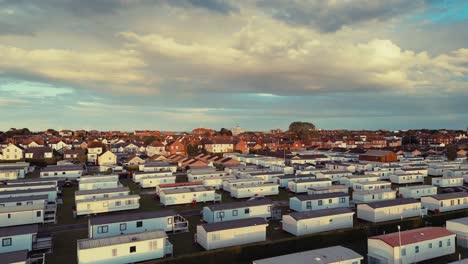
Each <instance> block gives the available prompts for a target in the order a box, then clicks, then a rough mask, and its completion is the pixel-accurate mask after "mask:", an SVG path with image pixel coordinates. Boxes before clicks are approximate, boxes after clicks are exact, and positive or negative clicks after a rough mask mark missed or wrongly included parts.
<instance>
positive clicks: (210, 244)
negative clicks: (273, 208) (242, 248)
mask: <svg viewBox="0 0 468 264" xmlns="http://www.w3.org/2000/svg"><path fill="white" fill-rule="evenodd" d="M267 226H268V222H267V221H266V220H265V219H264V218H261V217H256V218H247V219H241V220H233V221H225V222H218V223H208V224H203V225H199V226H197V234H196V241H197V243H198V244H200V245H201V246H202V247H203V248H204V249H206V250H211V249H216V248H223V247H230V246H237V245H244V244H248V243H255V242H261V241H266V229H267Z"/></svg>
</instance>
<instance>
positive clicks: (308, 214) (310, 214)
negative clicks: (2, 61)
mask: <svg viewBox="0 0 468 264" xmlns="http://www.w3.org/2000/svg"><path fill="white" fill-rule="evenodd" d="M349 213H354V211H353V210H352V209H350V208H344V207H340V208H332V209H323V210H314V211H305V212H295V213H291V214H289V215H290V216H291V217H292V218H294V219H295V220H303V219H311V218H317V217H323V216H330V215H340V214H349Z"/></svg>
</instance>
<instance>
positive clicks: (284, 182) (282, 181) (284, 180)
mask: <svg viewBox="0 0 468 264" xmlns="http://www.w3.org/2000/svg"><path fill="white" fill-rule="evenodd" d="M315 178H316V177H315V175H314V174H296V175H294V174H288V175H284V176H278V177H276V183H278V184H279V186H280V187H281V188H286V187H288V183H289V182H290V181H293V180H297V179H302V180H310V179H315Z"/></svg>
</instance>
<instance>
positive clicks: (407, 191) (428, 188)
mask: <svg viewBox="0 0 468 264" xmlns="http://www.w3.org/2000/svg"><path fill="white" fill-rule="evenodd" d="M398 193H399V195H400V196H401V197H403V198H414V199H420V198H421V197H423V196H431V195H436V194H437V187H435V186H432V185H416V186H408V187H400V188H398Z"/></svg>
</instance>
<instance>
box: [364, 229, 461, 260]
mask: <svg viewBox="0 0 468 264" xmlns="http://www.w3.org/2000/svg"><path fill="white" fill-rule="evenodd" d="M367 248H368V252H369V253H368V255H367V256H368V261H369V263H393V264H400V263H403V264H406V263H417V262H421V261H425V260H429V259H433V258H437V257H441V256H445V255H450V254H453V253H455V234H454V233H452V232H450V231H448V230H447V229H445V228H442V227H424V228H418V229H412V230H408V231H402V232H395V233H390V234H386V235H380V236H374V237H369V238H368V240H367Z"/></svg>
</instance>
